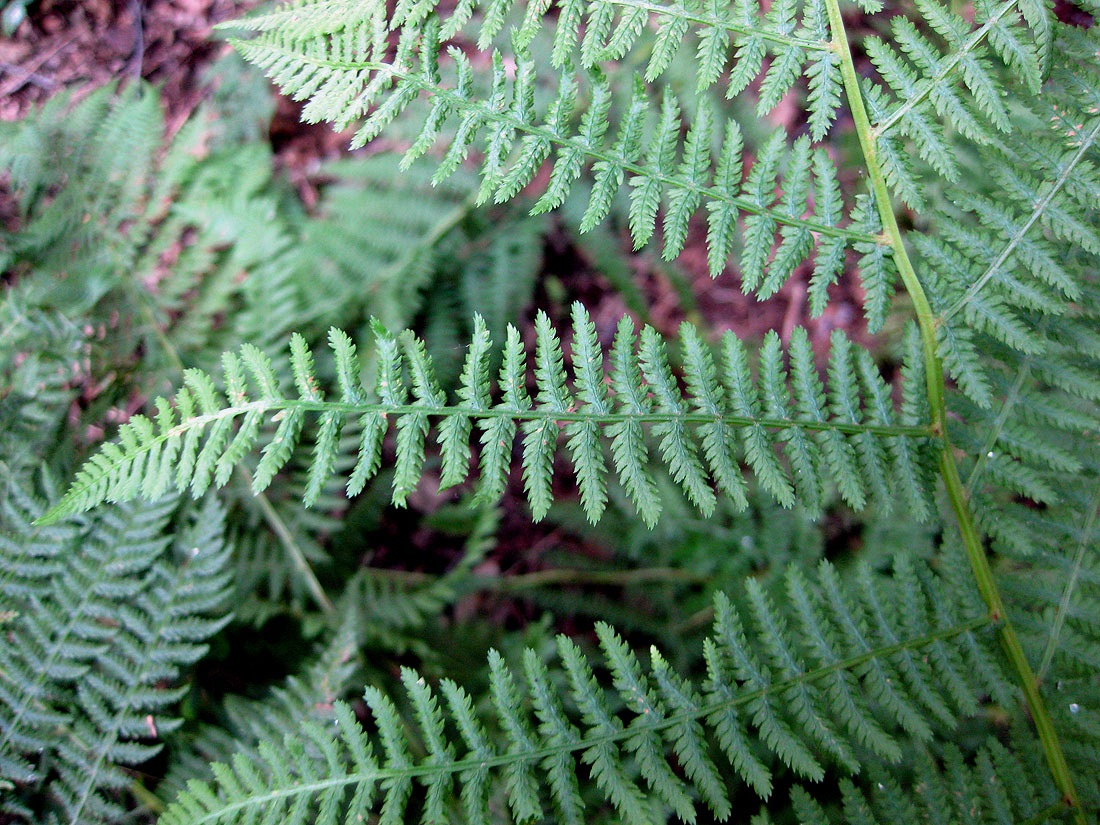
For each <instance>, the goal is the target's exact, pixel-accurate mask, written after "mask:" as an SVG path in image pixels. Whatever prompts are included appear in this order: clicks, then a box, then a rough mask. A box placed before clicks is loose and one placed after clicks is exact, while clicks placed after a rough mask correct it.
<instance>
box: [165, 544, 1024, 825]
mask: <svg viewBox="0 0 1100 825" xmlns="http://www.w3.org/2000/svg"><path fill="white" fill-rule="evenodd" d="M898 570H899V574H900V575H899V579H898V580H896V581H893V582H892V581H889V580H883V579H877V578H875V577H874V576H873V574H871V573H870V571H868V570H864V571H863V573H862V574H861V576H860V577H859V581H860V584H859V585H857V586H855V587H854V588H848V587H844V586H842V585H841V583H840V579H839V577H838V574H837V571H836V570H835V569H834V568H832V567H831V566H829V565H828V564H824V563H823V564H822V565H821V567H820V568H819V570H818V573H817V575H816V576H815V577H814V580H813V581H812V582H810V581H807V579H806V577H804V576H803V575H802V574H800V573H798V572H797V571H795V570H792V571H791V572H790V573H789V575H788V576H787V577H786V592H785V594H784V595H783V596H782V597H779V596H778V595H777V594H769V593H765V592H764V591H763V590H762V589H761V588H760V587H759V586H758V585H757V584H756V583H754V582H753V580H751V579H750V580H749V583H748V585H747V588H746V590H745V591H744V594H743V596H742V597H740V598H739V600H738V602H737V604H736V605H735V604H734V602H732V601H731V600H730V599H729V598H727V597H726V596H721V595H720V596H719V597H718V599H717V600H716V602H715V608H716V618H715V625H714V634H713V636H712V637H710V638H709V639H707V641H706V642H705V643H704V646H703V653H704V657H705V660H706V666H707V678H706V680H705V681H704V682H703V683H701V684H698V685H695V684H692V683H691V682H690V681H687V680H685V679H684V678H683V677H682V676H680V675H679V674H677V673H676V672H675V671H674V670H673V669H672V667H671V666H670V665H669V664H668V662H667V661H666V660H665V658H664V657H663V656H662V655H661V654H660V652H658V651H657V649H656V648H654V649H652V650H651V651H650V665H649V667H644V666H643V665H642V663H641V661H640V660H639V658H638V657H637V656H636V654H635V653H634V652H633V651H632V650H631V649H630V648H629V647H628V646H627V645H626V644H625V643H624V642H623V641H622V640H621V639H620V637H619V636H618V635H617V634H616V633H615V632H614V631H613V630H612V629H611V628H610V627H608V626H606V625H599V626H598V628H597V632H598V636H599V642H600V648H601V655H600V657H599V667H600V670H601V672H602V671H603V670H604V669H606V671H607V672H609V674H610V679H609V680H608V679H607V678H606V677H597V675H596V671H595V670H594V664H595V663H594V662H593V661H592V660H590V658H589V657H588V656H586V655H585V654H584V653H582V651H581V650H580V648H578V647H577V645H576V644H575V643H574V642H572V641H570V640H569V639H568V638H566V637H559V638H558V656H559V658H560V662H561V668H562V673H561V674H558V673H557V672H556V671H555V672H554V673H551V672H550V671H549V670H548V669H547V667H546V665H545V664H544V663H543V662H542V660H541V659H540V658H539V657H538V656H537V655H535V654H534V652H533V651H528V652H527V653H526V654H525V656H524V659H523V672H522V677H521V676H520V674H517V673H516V672H515V671H514V670H513V669H511V668H510V667H508V665H506V664H505V662H504V660H503V658H502V657H501V656H500V655H499V654H498V653H496V652H492V653H490V657H489V667H490V692H491V695H492V699H493V712H492V713H485V714H478V713H477V712H476V711H475V709H474V706H473V704H472V702H471V699H470V697H469V695H468V694H467V693H466V692H465V691H464V690H463V689H462V688H461V687H459V686H458V685H456V684H454V683H452V682H449V681H446V680H445V681H443V682H442V683H441V684H440V685H439V690H438V692H437V691H436V690H434V689H433V688H432V687H430V686H429V685H428V684H427V682H426V681H425V680H424V679H422V678H419V677H418V675H417V674H416V673H415V672H413V671H410V670H405V671H404V672H403V675H402V681H403V683H404V687H405V692H406V694H407V696H408V699H409V700H410V702H411V705H412V708H413V718H414V719H415V721H413V722H406V721H405V719H404V717H403V716H402V715H401V713H400V712H399V710H398V708H397V706H396V705H395V704H394V703H393V701H392V700H391V699H390V698H389V697H388V696H386V695H385V694H383V693H382V692H381V691H379V690H378V689H376V688H373V687H370V688H368V689H367V692H366V701H367V704H368V706H369V708H370V711H371V714H372V716H373V718H374V722H375V725H376V726H377V728H376V729H377V732H378V738H377V740H375V737H373V736H370V735H368V734H366V733H365V732H364V731H363V730H362V729H361V728H360V725H359V723H358V721H357V720H356V719H355V717H354V716H353V715H352V713H351V711H350V708H348V707H347V706H345V705H343V704H342V703H337V704H336V705H335V707H334V709H333V719H332V721H333V722H335V729H334V727H333V725H332V724H322V723H316V722H305V723H304V724H303V726H302V728H301V729H300V730H299V731H297V732H295V734H293V735H292V736H290V737H288V738H286V739H285V740H283V741H282V742H279V741H264V742H261V743H260V746H259V748H258V750H257V751H255V752H253V754H252V755H244V754H241V755H238V756H236V757H234V760H233V761H232V763H231V764H229V765H224V766H218V767H217V768H215V776H216V779H215V781H214V782H213V783H211V784H195V785H192V786H191V787H190V788H189V789H188V790H187V791H186V792H184V794H183V795H182V796H181V797H180V798H179V799H178V800H177V801H176V802H175V803H173V804H172V806H171V807H170V808H169V810H168V812H166V814H165V816H164V818H163V820H162V821H163V822H165V823H176V822H179V823H183V822H188V823H193V824H194V825H198V824H199V823H231V822H238V821H245V820H247V819H248V818H249V817H251V816H252V815H253V813H258V812H259V811H260V810H261V809H262V810H263V813H264V815H265V816H274V817H281V818H284V819H285V820H286V821H287V822H297V821H300V820H301V819H302V817H304V816H306V815H307V814H306V812H307V811H310V810H316V811H319V812H320V813H319V819H317V821H321V822H329V821H332V822H336V821H344V820H346V819H347V818H348V817H350V818H352V819H354V818H355V817H357V816H359V817H366V816H369V815H370V813H371V812H372V811H379V810H380V811H381V815H382V819H383V821H391V822H398V821H402V820H403V817H404V816H406V815H407V814H406V811H407V807H408V804H409V799H410V796H411V794H412V793H413V791H414V788H420V789H423V791H424V796H423V804H424V810H423V812H422V816H423V818H424V819H425V821H436V822H439V821H454V820H456V819H464V820H465V821H470V822H481V821H485V820H484V819H483V818H479V817H484V816H485V815H486V812H487V810H488V804H489V799H490V796H491V795H495V793H497V790H496V789H497V788H498V787H501V786H502V787H503V791H504V792H505V793H506V794H507V800H508V805H509V807H510V808H511V810H512V813H513V815H514V816H515V817H516V818H517V819H520V820H524V821H528V820H532V819H539V818H542V817H544V816H546V815H548V813H549V811H553V816H554V817H555V818H556V819H557V820H558V821H562V822H581V821H583V816H584V811H585V810H586V809H587V808H588V806H589V804H591V803H590V802H589V801H588V800H587V799H586V798H585V797H584V796H583V795H582V794H581V792H580V788H579V785H578V784H577V779H576V774H577V772H578V768H579V765H580V763H584V764H586V765H588V771H589V772H590V773H591V776H592V779H593V784H594V785H595V786H596V787H597V788H598V789H599V790H598V792H597V794H598V796H597V798H598V797H602V798H603V799H604V800H606V802H607V804H609V805H611V806H612V807H613V808H614V809H615V811H616V813H617V815H618V816H619V817H620V818H621V819H622V820H623V821H626V822H631V823H649V822H660V821H664V819H665V817H664V815H663V814H662V813H660V812H661V811H665V810H669V811H672V812H675V813H677V815H678V816H679V817H680V818H681V819H682V820H684V821H691V820H693V819H694V817H695V815H696V809H697V807H705V808H707V809H709V810H711V811H712V812H713V813H714V814H715V815H716V816H717V817H718V818H719V819H725V818H727V817H728V816H729V815H730V813H731V802H730V793H731V791H732V790H733V788H732V787H731V785H730V780H729V779H728V778H723V777H724V776H728V773H727V774H723V771H722V769H720V768H719V767H718V763H717V761H716V751H715V748H714V746H717V749H718V751H720V752H721V753H722V754H724V756H725V758H726V759H728V760H729V763H730V764H731V765H732V766H733V771H734V772H735V774H736V775H737V776H738V777H739V779H740V780H741V781H743V782H745V783H746V784H747V785H749V786H750V787H751V788H752V789H753V790H754V791H755V792H756V793H757V794H758V795H759V796H761V797H763V798H767V797H768V796H769V795H770V794H771V793H772V788H773V773H772V769H771V768H770V767H769V766H768V762H769V761H770V758H766V757H765V756H764V755H765V754H769V755H771V754H774V756H775V757H778V759H779V760H780V761H782V762H783V763H784V764H785V765H787V766H789V767H790V768H791V769H792V770H793V771H794V772H795V773H797V774H799V775H802V776H804V777H808V778H811V779H814V780H820V779H821V778H822V777H823V775H824V770H825V766H826V765H829V766H836V767H837V768H838V769H839V770H840V771H842V772H843V774H845V775H850V774H852V773H855V772H858V771H859V767H860V764H859V761H857V759H856V757H855V754H856V753H857V752H858V753H863V752H864V749H867V750H869V751H870V752H872V753H876V754H878V755H879V756H880V757H881V758H884V759H885V760H886V761H887V762H896V761H897V760H899V759H900V758H901V756H902V750H901V744H900V742H899V739H898V736H899V735H904V734H901V733H900V732H901V731H905V733H906V734H909V735H912V736H916V737H917V738H918V739H927V738H928V737H929V735H930V734H931V728H930V726H929V725H928V723H927V722H926V721H925V719H924V717H925V715H926V714H928V713H929V712H930V711H931V712H933V713H935V714H937V719H936V721H935V722H934V724H935V725H936V726H937V727H938V726H940V725H947V726H950V725H952V724H954V720H955V719H956V718H957V716H958V715H959V714H967V713H971V712H973V711H974V710H975V709H976V707H977V705H976V695H977V693H980V692H981V691H982V690H983V688H977V689H975V687H974V686H971V687H970V688H968V689H967V690H965V691H963V692H961V693H960V692H959V691H958V690H956V689H955V688H954V687H953V685H956V684H963V685H966V684H967V683H968V679H969V674H970V672H971V669H972V668H975V670H974V671H973V672H980V673H989V672H990V671H989V670H988V667H989V661H990V658H991V644H992V641H993V640H992V638H991V637H990V634H989V629H990V620H989V617H988V616H984V615H983V616H976V617H974V616H969V615H968V614H967V613H966V612H965V611H963V612H956V608H955V605H957V604H959V603H960V601H956V599H958V598H959V596H957V595H952V591H951V590H950V589H949V588H948V587H947V586H946V583H945V582H943V581H937V580H935V579H934V578H932V577H930V576H925V575H924V573H923V572H922V573H920V574H919V575H918V574H917V571H916V570H914V569H912V568H911V567H909V566H908V564H907V563H906V562H904V561H903V560H899V568H898ZM903 590H904V591H906V594H907V595H906V597H905V598H902V595H903V593H902V591H903ZM776 598H781V600H782V607H781V608H780V607H779V606H778V605H777V604H776V602H775V601H774V600H775V599H776ZM962 601H965V600H962ZM934 604H935V605H937V607H936V609H933V605H934ZM787 617H789V618H787ZM963 638H965V639H968V640H971V641H972V644H969V645H962V646H955V645H952V646H947V645H946V644H945V643H946V642H948V641H949V640H960V639H963ZM944 653H946V654H947V655H942V654H944ZM971 656H975V657H976V659H974V660H973V661H971V660H970V658H969V657H971ZM993 673H994V674H995V673H996V670H994V671H993ZM994 678H995V679H997V680H1000V679H1001V678H1003V677H1000V676H994ZM562 680H564V681H562ZM985 689H990V688H985ZM994 689H997V688H994ZM939 717H942V718H939ZM498 727H499V728H500V729H501V731H502V735H503V740H504V741H503V742H502V744H501V745H496V744H494V740H493V739H491V738H490V737H489V735H488V731H489V730H495V729H496V728H498ZM414 743H416V744H414ZM379 744H380V745H381V747H378V746H377V745H379ZM414 749H415V750H414ZM414 752H415V753H419V754H422V756H418V757H414V756H413V755H412V754H413V753H414ZM673 760H675V761H673ZM673 764H678V765H679V766H680V767H681V768H682V771H675V770H674V769H673V767H672V765H673ZM633 765H636V766H637V767H638V768H639V769H640V771H641V774H642V776H643V777H644V781H640V780H638V779H636V778H635V775H634V769H633V767H632V766H633ZM456 785H457V787H456ZM418 796H419V794H418ZM459 800H461V802H459ZM597 804H599V803H597ZM313 806H317V807H316V809H314V808H313ZM460 810H461V812H460ZM309 815H310V816H311V817H312V816H313V814H309Z"/></svg>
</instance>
